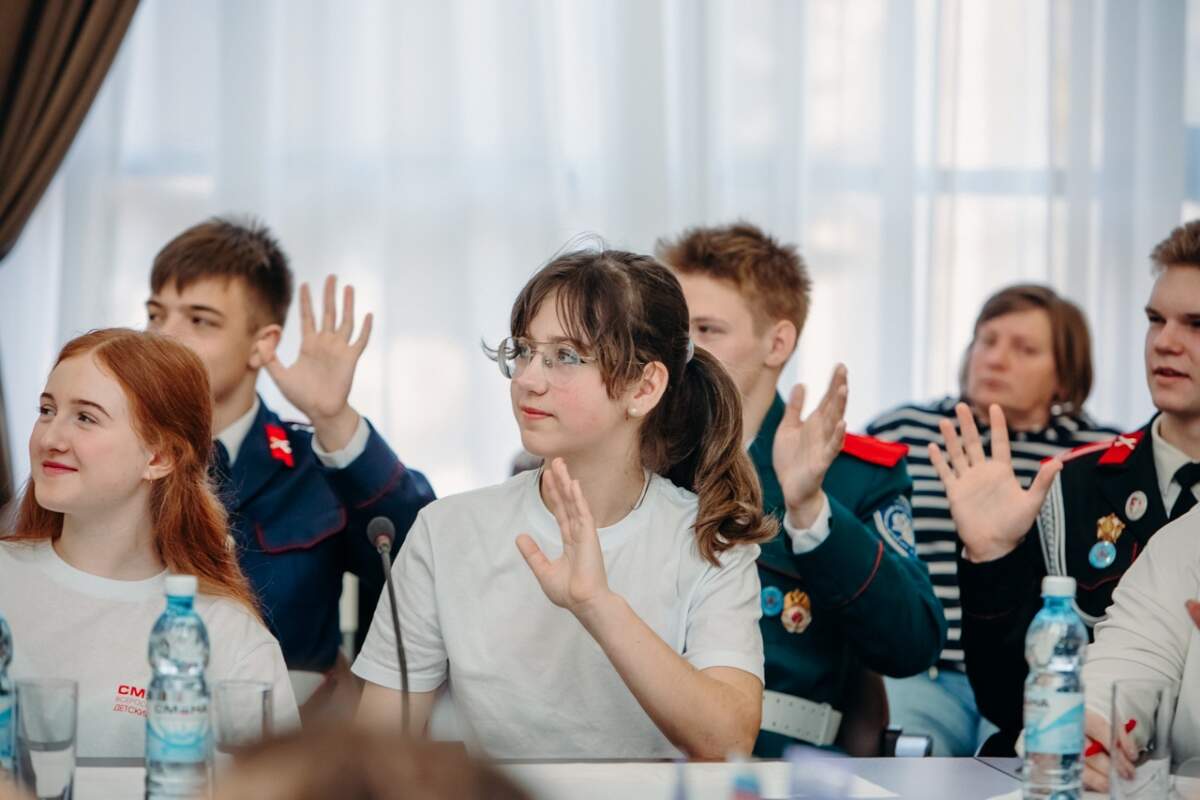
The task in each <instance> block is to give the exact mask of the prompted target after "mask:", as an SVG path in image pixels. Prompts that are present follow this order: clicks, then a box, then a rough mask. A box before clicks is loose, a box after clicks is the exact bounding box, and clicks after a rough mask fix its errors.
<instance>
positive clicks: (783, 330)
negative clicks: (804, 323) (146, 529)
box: [763, 319, 799, 369]
mask: <svg viewBox="0 0 1200 800" xmlns="http://www.w3.org/2000/svg"><path fill="white" fill-rule="evenodd" d="M764 336H765V337H766V340H767V356H766V358H765V359H764V360H763V363H764V364H765V365H766V366H768V367H771V368H773V369H778V368H780V367H782V366H783V365H784V364H786V363H787V360H788V359H789V358H791V357H792V352H793V351H794V350H795V349H796V340H797V338H799V337H798V334H797V333H796V325H795V323H793V322H792V321H791V320H787V319H781V320H779V321H777V322H776V323H775V324H774V325H772V326H771V327H770V329H769V330H768V331H767V332H766V333H765V334H764Z"/></svg>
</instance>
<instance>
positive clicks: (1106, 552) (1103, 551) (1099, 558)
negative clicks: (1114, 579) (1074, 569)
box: [1088, 541, 1117, 569]
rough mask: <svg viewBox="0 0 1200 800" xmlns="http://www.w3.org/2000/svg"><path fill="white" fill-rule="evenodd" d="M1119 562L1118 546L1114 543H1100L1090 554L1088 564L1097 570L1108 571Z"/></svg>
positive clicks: (1093, 546)
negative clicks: (1115, 562)
mask: <svg viewBox="0 0 1200 800" xmlns="http://www.w3.org/2000/svg"><path fill="white" fill-rule="evenodd" d="M1116 560H1117V546H1116V545H1115V544H1113V543H1112V542H1106V541H1099V542H1096V543H1095V544H1094V545H1092V549H1091V550H1090V551H1089V552H1088V563H1089V564H1091V565H1092V566H1093V567H1095V568H1096V569H1107V568H1109V567H1111V566H1112V564H1113V562H1114V561H1116Z"/></svg>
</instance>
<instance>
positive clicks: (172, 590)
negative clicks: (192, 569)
mask: <svg viewBox="0 0 1200 800" xmlns="http://www.w3.org/2000/svg"><path fill="white" fill-rule="evenodd" d="M195 596H196V576H195V575H168V576H167V597H195Z"/></svg>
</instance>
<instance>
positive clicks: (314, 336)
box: [260, 275, 372, 421]
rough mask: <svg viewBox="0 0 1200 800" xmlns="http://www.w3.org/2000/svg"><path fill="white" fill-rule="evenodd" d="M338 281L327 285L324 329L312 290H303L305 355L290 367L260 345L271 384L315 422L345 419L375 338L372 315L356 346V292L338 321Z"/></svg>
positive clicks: (348, 294)
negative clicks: (358, 374) (342, 415)
mask: <svg viewBox="0 0 1200 800" xmlns="http://www.w3.org/2000/svg"><path fill="white" fill-rule="evenodd" d="M336 296H337V279H336V278H335V277H334V276H332V275H330V276H329V277H328V278H326V279H325V290H324V302H323V307H324V313H323V315H322V320H321V327H320V328H319V329H318V328H317V325H316V319H315V317H314V315H313V306H312V295H311V293H310V292H309V289H308V284H304V285H303V286H301V287H300V323H301V329H300V330H301V339H300V355H299V356H298V357H297V358H296V361H295V363H293V364H292V365H291V366H285V365H284V364H283V362H281V361H280V360H279V358H278V356H277V355H276V353H275V350H274V348H272V347H270V346H269V345H268V344H267V343H262V344H260V355H261V356H262V358H263V361H264V363H265V365H266V368H267V372H268V373H270V375H271V379H272V380H274V381H275V383H276V385H278V386H279V391H281V392H283V396H284V397H286V398H287V399H288V401H289V402H290V403H291V404H292V405H294V406H295V407H296V408H298V409H300V411H302V412H303V413H304V414H305V415H307V416H308V418H309V419H311V420H314V421H315V420H318V419H321V418H329V417H333V416H336V415H337V414H339V413H340V412H341V411H342V410H343V409H344V408H345V407H346V404H347V401H348V400H349V397H350V387H351V385H353V383H354V370H355V368H356V367H357V366H358V359H359V357H360V356H362V354H363V350H365V349H366V347H367V341H368V339H370V336H371V321H372V318H371V315H370V314H367V316H366V318H364V319H363V324H362V331H361V332H360V333H359V335H358V339H357V340H356V341H353V342H351V336H352V334H353V332H354V287H353V286H347V287H346V288H345V292H344V295H343V305H342V321H341V322H340V323H338V321H337V305H336V301H335V298H336Z"/></svg>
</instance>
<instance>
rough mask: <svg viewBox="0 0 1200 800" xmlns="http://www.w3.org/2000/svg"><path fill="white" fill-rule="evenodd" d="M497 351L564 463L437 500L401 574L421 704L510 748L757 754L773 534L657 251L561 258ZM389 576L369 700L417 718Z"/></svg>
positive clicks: (500, 752) (731, 406)
mask: <svg viewBox="0 0 1200 800" xmlns="http://www.w3.org/2000/svg"><path fill="white" fill-rule="evenodd" d="M510 329H511V330H510V332H511V336H510V338H508V339H506V340H505V341H504V342H503V343H501V345H500V346H499V347H498V348H497V349H496V350H494V351H489V352H490V355H492V357H494V358H495V359H496V360H497V362H498V364H499V366H500V371H501V372H502V373H503V374H504V375H505V376H506V377H508V378H509V379H511V399H512V410H513V415H514V417H515V418H516V420H517V425H518V427H519V428H520V432H521V441H522V444H523V445H524V447H525V449H526V450H528V451H529V452H530V453H532V454H534V455H536V456H540V457H542V458H543V459H544V463H545V465H546V466H545V467H544V468H543V469H541V470H535V471H529V472H525V473H522V474H520V475H517V476H515V477H513V478H512V479H510V480H509V481H507V482H506V483H503V484H501V485H499V486H494V487H490V488H486V489H481V490H477V491H473V492H468V493H466V494H462V495H458V496H455V497H449V498H446V499H443V500H439V501H437V502H435V503H433V504H432V505H430V506H428V507H426V508H425V509H424V510H423V511H422V512H421V513H420V515H419V516H418V517H417V521H416V522H415V523H414V525H413V528H412V530H411V531H410V532H409V534H408V538H407V540H406V541H405V543H404V547H403V549H402V550H401V552H400V554H399V556H398V558H397V561H396V564H395V566H394V567H393V577H394V579H395V582H396V592H397V599H396V605H397V610H398V612H399V621H400V629H401V632H402V633H401V635H402V637H403V644H404V649H405V651H406V655H407V657H406V661H407V668H408V681H409V692H410V693H409V695H408V698H407V699H408V701H409V703H410V704H411V712H412V713H411V721H412V725H413V726H414V728H415V730H416V731H420V730H421V729H423V728H424V727H425V726H426V724H427V722H428V721H429V719H430V716H431V712H432V710H433V707H434V700H435V695H436V694H437V693H439V692H447V693H448V694H449V696H450V698H452V700H453V706H454V710H455V712H456V716H457V720H458V724H459V730H458V731H457V733H458V734H459V735H460V736H461V737H462V738H463V739H464V740H466V742H467V743H468V745H469V746H471V747H472V748H475V749H480V750H483V751H484V752H486V753H488V754H489V755H491V756H493V757H507V758H663V757H670V756H675V755H678V754H679V752H681V751H682V752H683V753H685V754H687V755H688V756H691V757H695V758H724V757H726V756H727V755H728V754H730V753H731V752H741V753H749V752H750V750H751V749H752V747H753V745H754V740H755V736H756V735H757V733H758V725H759V718H760V715H761V711H762V668H763V652H762V640H761V636H760V634H759V631H758V618H759V615H760V609H759V582H758V576H757V572H756V569H755V559H756V557H757V555H758V547H757V546H755V543H756V542H759V541H763V540H764V539H769V538H770V537H771V536H773V535H774V533H775V530H774V522H773V521H771V520H770V519H769V518H764V517H763V513H762V511H761V508H762V503H761V497H760V490H759V487H758V482H757V480H756V478H755V475H754V470H753V467H752V466H751V464H750V461H749V458H748V457H747V455H746V453H745V450H744V449H743V448H742V433H741V420H742V412H741V406H740V400H739V396H738V391H737V388H736V387H735V386H734V384H733V383H732V381H731V380H730V378H729V377H728V375H727V374H726V373H725V371H724V370H723V369H722V368H721V367H720V366H719V364H718V362H717V361H716V360H715V359H714V358H713V357H712V356H710V355H709V354H708V353H707V352H705V351H703V350H698V349H694V348H693V346H692V344H691V341H690V339H689V338H688V312H687V305H686V303H685V301H684V297H683V293H682V290H681V289H680V286H679V283H678V281H677V280H676V279H675V278H674V276H672V275H671V273H670V272H669V271H668V270H667V269H665V268H664V267H663V266H662V265H660V264H658V263H657V262H656V261H654V259H652V258H650V257H649V256H641V255H634V254H632V253H624V252H618V251H610V250H606V251H600V252H597V251H580V252H574V253H569V254H566V255H563V256H560V257H558V258H556V259H555V260H554V261H552V262H551V263H550V264H548V265H547V266H546V267H544V268H543V269H542V270H541V271H539V272H538V273H537V274H536V275H535V276H534V277H533V278H532V279H531V280H530V281H529V283H528V284H526V286H525V288H524V289H523V290H522V291H521V293H520V295H519V296H518V297H517V300H516V302H515V303H514V305H513V310H512V316H511V321H510ZM392 630H393V629H392V619H391V607H390V603H389V602H388V597H387V593H386V592H385V593H384V595H383V597H382V599H381V602H380V604H379V607H378V609H377V611H376V616H375V620H374V622H373V624H372V625H371V630H370V633H369V634H368V636H367V641H366V644H365V646H364V648H363V652H362V654H361V655H360V656H359V658H358V661H357V662H356V663H355V665H354V671H355V672H356V673H357V674H358V675H359V676H360V677H362V678H364V679H365V680H366V681H367V685H366V688H365V690H364V693H363V698H362V702H361V705H360V708H359V717H360V719H362V720H364V721H366V722H368V723H372V724H377V725H382V726H392V727H395V726H398V725H400V724H401V723H400V720H401V719H402V709H403V700H404V695H403V694H402V692H401V688H402V685H403V684H402V681H401V676H400V672H399V665H398V663H397V662H398V657H397V654H396V650H395V641H394V634H393V632H392Z"/></svg>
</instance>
